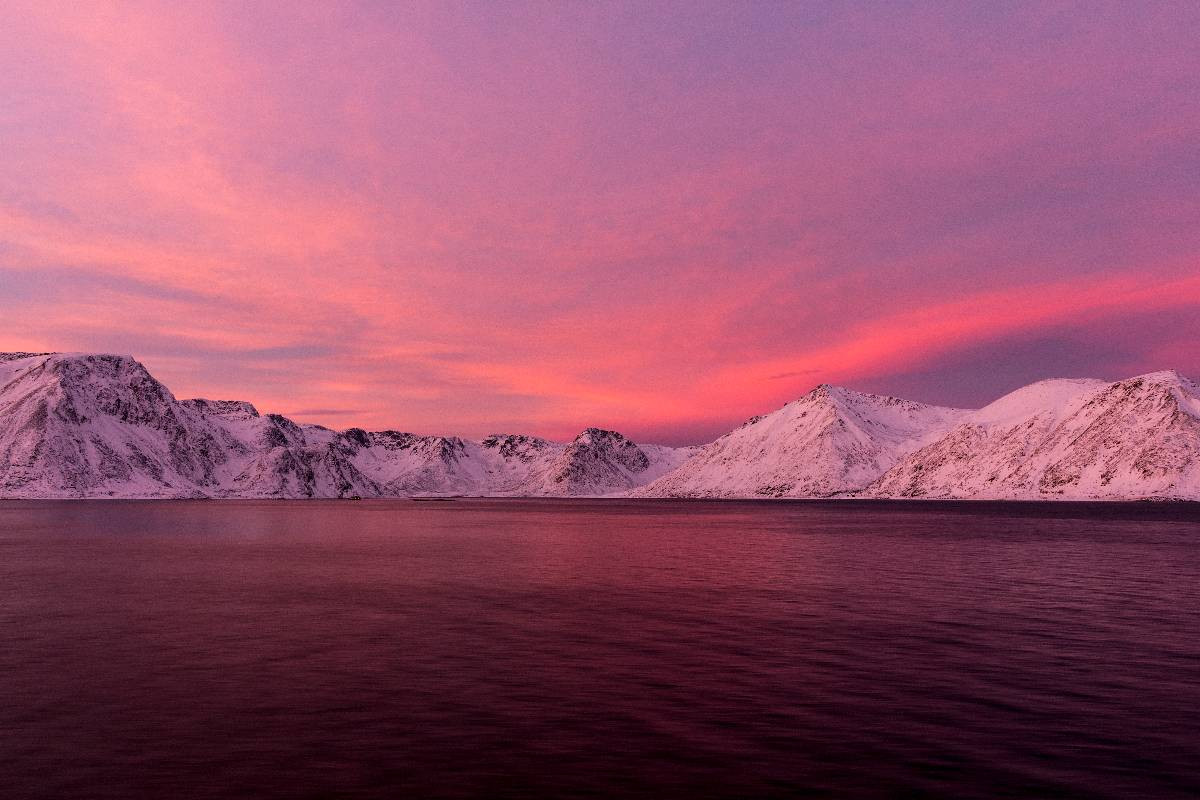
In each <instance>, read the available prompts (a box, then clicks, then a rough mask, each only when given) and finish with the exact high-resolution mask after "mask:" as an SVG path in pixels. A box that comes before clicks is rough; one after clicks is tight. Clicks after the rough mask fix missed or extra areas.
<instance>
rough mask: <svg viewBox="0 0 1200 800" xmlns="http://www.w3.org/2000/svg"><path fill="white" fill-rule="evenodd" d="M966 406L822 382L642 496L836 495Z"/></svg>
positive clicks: (944, 426) (860, 483) (872, 475)
mask: <svg viewBox="0 0 1200 800" xmlns="http://www.w3.org/2000/svg"><path fill="white" fill-rule="evenodd" d="M967 413H968V412H966V411H960V410H958V409H953V408H941V407H938V406H927V405H923V404H921V403H913V402H910V401H908V400H900V399H899V398H895V397H881V396H879V395H874V394H863V393H861V392H855V391H851V390H849V389H842V388H839V387H836V386H829V385H826V384H823V385H821V386H818V387H817V388H816V389H813V390H812V391H811V392H809V393H808V394H806V395H805V396H804V397H801V398H800V399H799V400H794V401H792V402H791V403H788V404H787V405H785V406H784V407H783V408H781V409H779V410H778V411H773V412H771V413H770V414H766V415H764V416H760V417H754V418H753V419H751V420H749V421H748V422H746V423H745V424H744V425H742V426H741V427H740V428H738V429H737V430H734V431H733V432H731V433H727V434H725V435H724V436H722V437H721V438H720V439H717V440H716V441H715V442H713V443H711V444H708V445H705V446H704V447H701V448H700V449H699V451H698V452H697V453H696V455H695V456H693V457H692V458H691V459H689V460H688V461H687V463H685V464H683V465H682V466H681V467H679V468H678V469H676V470H674V471H673V472H670V473H668V474H667V475H664V476H663V477H661V478H659V479H658V480H656V481H654V482H653V483H650V484H649V485H647V486H643V487H641V488H640V489H637V490H635V491H634V492H633V493H634V494H635V495H638V496H642V497H832V496H835V495H840V494H845V493H847V492H852V491H855V490H858V489H862V488H863V487H864V486H866V485H867V484H869V483H870V482H871V481H873V480H875V479H876V478H878V477H879V476H880V475H882V474H883V473H884V472H885V471H887V470H888V469H890V468H891V467H892V466H893V465H894V464H895V463H896V462H897V461H899V460H900V459H901V458H902V457H904V456H905V455H907V454H908V453H910V452H912V451H913V450H916V449H917V448H919V447H920V446H922V445H923V444H925V443H927V442H929V441H931V440H932V439H934V438H935V437H937V436H938V435H939V434H941V433H942V432H944V431H946V430H948V429H949V428H950V427H951V426H952V425H953V424H954V423H956V422H957V421H958V420H960V419H962V418H963V417H964V416H965V415H966V414H967Z"/></svg>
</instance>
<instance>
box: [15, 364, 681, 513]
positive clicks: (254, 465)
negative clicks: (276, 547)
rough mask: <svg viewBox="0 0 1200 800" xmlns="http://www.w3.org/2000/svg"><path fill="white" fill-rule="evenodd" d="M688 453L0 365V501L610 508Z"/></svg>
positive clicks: (123, 373) (120, 368) (608, 437)
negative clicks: (453, 432) (489, 502)
mask: <svg viewBox="0 0 1200 800" xmlns="http://www.w3.org/2000/svg"><path fill="white" fill-rule="evenodd" d="M691 452H692V449H691V448H671V447H660V446H655V445H648V446H644V447H639V446H638V445H636V444H634V443H633V442H631V441H629V440H628V439H626V438H625V437H624V436H622V435H621V434H619V433H615V432H612V431H604V430H600V429H597V428H588V429H587V430H585V431H584V432H583V433H581V434H580V435H579V436H577V437H576V438H575V439H574V441H572V442H569V443H556V442H548V441H545V440H543V439H538V438H536V437H532V436H522V435H496V436H489V437H488V438H486V439H484V440H483V441H482V442H473V441H467V440H464V439H460V438H458V437H444V436H418V435H415V434H411V433H400V432H397V431H364V430H361V429H358V428H351V429H349V430H346V431H341V432H338V431H332V430H329V429H327V428H323V427H320V426H317V425H298V424H297V423H295V422H293V421H291V420H289V419H287V418H286V417H282V416H279V415H277V414H265V415H264V414H260V413H259V412H258V410H257V409H255V408H254V406H252V405H251V404H249V403H245V402H239V401H231V400H216V401H214V400H182V401H180V400H176V399H175V397H174V396H173V395H172V394H171V393H170V391H168V390H167V388H166V387H165V386H163V385H162V384H161V383H159V382H158V381H157V380H155V379H154V378H153V377H152V376H151V375H150V373H149V372H147V371H146V369H145V367H143V366H142V365H141V364H140V363H138V362H137V361H135V360H133V359H132V358H129V357H126V356H113V355H86V354H46V353H41V354H35V353H6V354H0V497H33V498H37V497H41V498H54V497H247V498H254V497H346V496H352V495H359V496H362V497H378V496H406V495H424V494H470V495H563V496H566V495H605V494H612V493H616V492H625V491H628V490H629V489H631V488H633V487H635V486H638V485H640V484H642V483H645V482H647V481H650V480H653V479H655V478H657V477H659V476H660V475H662V474H663V473H664V472H666V471H668V470H670V469H672V468H674V467H675V466H677V465H678V464H679V463H680V462H681V461H682V460H683V459H684V458H686V457H687V456H688V455H690V454H691Z"/></svg>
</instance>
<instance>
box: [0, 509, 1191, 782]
mask: <svg viewBox="0 0 1200 800" xmlns="http://www.w3.org/2000/svg"><path fill="white" fill-rule="evenodd" d="M1198 708H1200V509H1198V508H1197V507H1196V506H1185V505H1145V504H1143V505H1135V504H1127V505H1099V504H1065V505H1037V504H993V503H979V504H965V503H964V504H908V505H905V504H902V503H704V502H654V501H647V502H634V501H553V500H550V501H489V500H461V501H457V502H452V503H415V502H411V501H363V502H356V503H351V502H322V501H311V502H295V503H293V502H262V503H259V502H227V503H226V502H148V503H122V502H106V503H82V502H78V503H73V502H67V503H27V502H5V503H0V765H3V767H2V769H0V773H2V774H0V794H2V795H3V796H4V797H6V798H14V797H27V796H28V797H97V798H104V797H114V798H116V797H131V796H160V797H218V796H231V795H238V796H248V795H254V796H267V797H270V796H276V797H395V796H398V795H405V794H406V795H408V796H449V797H459V796H483V797H527V796H530V795H554V796H580V797H587V796H612V795H620V796H646V797H664V796H688V797H708V796H727V797H735V796H737V797H764V796H794V795H798V794H803V795H806V796H829V797H894V796H953V797H972V796H976V797H993V796H1003V795H1013V796H1015V795H1040V796H1084V797H1114V798H1115V797H1122V798H1124V797H1186V796H1194V795H1196V794H1197V793H1200V721H1198V720H1197V709H1198Z"/></svg>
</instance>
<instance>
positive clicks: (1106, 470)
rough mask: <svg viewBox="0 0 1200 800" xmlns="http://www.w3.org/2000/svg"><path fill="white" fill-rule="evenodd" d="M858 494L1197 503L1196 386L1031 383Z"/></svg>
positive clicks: (1147, 378)
mask: <svg viewBox="0 0 1200 800" xmlns="http://www.w3.org/2000/svg"><path fill="white" fill-rule="evenodd" d="M865 494H867V495H871V496H878V497H971V498H1023V499H1085V498H1095V499H1130V498H1144V497H1156V498H1187V499H1200V387H1198V386H1197V385H1196V384H1195V383H1193V382H1192V381H1190V380H1188V379H1186V378H1184V377H1182V376H1181V375H1179V374H1178V373H1175V372H1155V373H1151V374H1149V375H1141V376H1138V377H1136V378H1130V379H1128V380H1123V381H1117V382H1116V383H1105V382H1103V381H1094V380H1056V381H1043V382H1041V383H1035V384H1032V385H1031V386H1027V387H1025V388H1023V389H1019V390H1017V391H1015V392H1013V393H1011V394H1009V395H1006V396H1004V397H1002V398H1000V399H999V400H997V401H996V402H994V403H992V404H991V405H989V406H986V407H985V408H982V409H980V410H979V411H976V412H974V413H972V414H970V415H969V416H967V417H965V418H964V419H962V420H961V421H960V422H959V424H958V425H956V426H955V427H954V428H952V429H951V430H950V431H948V432H947V433H946V434H945V435H944V436H942V437H940V438H939V439H938V440H937V441H935V442H932V443H930V444H928V445H927V446H925V447H922V448H921V449H920V450H917V451H915V452H913V453H911V454H909V455H908V456H906V457H905V458H904V459H903V460H902V461H901V462H900V463H898V464H896V465H895V466H894V467H892V468H891V469H889V470H888V471H887V472H886V473H885V474H884V475H882V476H881V477H880V478H879V479H878V480H877V481H875V482H874V483H873V484H872V485H871V486H870V487H868V488H867V489H866V492H865Z"/></svg>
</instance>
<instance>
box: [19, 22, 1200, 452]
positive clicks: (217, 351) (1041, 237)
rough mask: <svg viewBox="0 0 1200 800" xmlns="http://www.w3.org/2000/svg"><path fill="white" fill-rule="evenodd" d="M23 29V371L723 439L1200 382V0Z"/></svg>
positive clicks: (346, 411) (463, 422)
mask: <svg viewBox="0 0 1200 800" xmlns="http://www.w3.org/2000/svg"><path fill="white" fill-rule="evenodd" d="M946 5H947V4H938V5H921V4H904V3H881V4H878V5H876V6H874V7H871V6H862V5H859V6H856V7H854V8H847V7H846V6H844V5H842V4H830V5H821V4H817V3H805V4H800V3H796V4H784V3H714V4H704V3H699V2H694V1H690V2H686V3H674V4H673V3H666V2H654V3H638V4H616V3H598V4H561V3H531V4H517V3H471V4H451V3H443V2H438V3H432V4H428V5H422V4H416V3H391V2H387V3H351V4H337V3H332V2H316V3H301V2H286V3H277V4H271V3H254V4H244V3H234V2H229V3H195V4H192V3H187V4H185V3H147V4H136V3H122V4H119V5H114V6H106V5H104V4H101V3H61V4H54V3H49V2H44V1H40V2H30V3H28V4H25V3H21V2H15V3H6V4H5V5H4V6H3V8H0V144H2V146H0V333H2V334H3V340H2V341H0V349H10V350H17V349H22V350H89V351H116V352H128V353H131V354H133V355H135V356H136V357H138V358H139V359H141V360H142V361H143V362H144V363H145V364H146V365H147V366H148V367H149V368H150V369H151V371H153V372H154V373H155V374H156V375H157V376H158V377H160V378H161V379H162V380H164V382H166V383H167V385H168V386H170V387H171V388H172V389H173V390H174V391H175V392H176V394H177V395H179V396H193V395H201V396H208V397H230V398H238V399H247V400H250V401H252V402H254V403H256V404H257V405H258V406H259V407H260V408H262V409H264V410H272V411H278V412H282V413H286V414H289V415H293V416H295V417H297V418H299V419H301V420H303V421H311V422H320V423H323V424H327V425H330V426H333V427H345V426H348V425H352V424H353V425H363V426H366V427H376V428H380V427H394V428H401V429H406V430H415V431H418V432H439V433H459V434H466V435H482V434H486V433H488V432H492V431H522V432H531V433H538V434H542V435H547V436H551V437H555V438H562V437H566V436H570V435H573V434H574V433H575V432H576V431H577V430H579V429H580V428H582V427H583V426H585V425H592V424H595V425H603V426H608V427H614V428H617V429H619V430H622V431H624V432H626V433H628V434H630V435H632V436H634V437H635V438H638V439H645V440H651V441H662V442H668V443H679V442H698V441H704V440H707V439H711V438H713V437H714V436H716V435H718V434H719V433H722V432H724V431H725V430H727V429H728V428H730V427H731V426H732V425H734V424H736V423H738V422H740V421H741V420H742V419H744V418H745V417H747V416H750V415H751V414H754V413H760V412H763V411H767V410H770V409H772V408H775V407H777V406H778V405H780V404H782V403H783V402H785V401H786V400H788V399H791V398H793V397H795V396H798V395H799V394H802V393H803V392H805V391H807V390H808V389H809V388H811V386H813V385H814V384H816V383H820V382H826V381H827V382H832V383H839V384H843V385H848V386H851V387H854V388H860V389H866V390H871V391H879V392H885V393H893V394H899V395H902V396H907V397H911V398H913V399H919V400H926V401H935V402H942V403H948V404H960V405H977V404H981V403H984V402H987V401H988V400H990V399H993V398H994V397H995V396H997V395H999V394H1001V393H1003V392H1005V391H1007V390H1009V389H1011V388H1015V387H1016V386H1019V385H1021V384H1024V383H1027V382H1029V381H1032V380H1035V379H1038V378H1043V377H1051V376H1061V375H1090V376H1096V377H1112V378H1116V377H1124V376H1127V375H1131V374H1135V373H1138V372H1145V371H1150V370H1154V369H1161V368H1168V367H1172V368H1176V369H1180V370H1181V371H1183V372H1185V373H1189V374H1192V375H1193V376H1200V348H1197V347H1196V340H1197V331H1200V260H1198V255H1200V88H1197V87H1198V86H1200V79H1198V77H1197V76H1200V47H1198V46H1197V44H1196V43H1197V42H1198V41H1200V4H1196V3H1178V4H1156V3H1112V4H1105V3H1096V2H1093V3H1086V4H1057V3H1049V2H1039V3H1031V4H1009V3H996V2H987V3H975V4H972V3H959V4H950V6H951V7H949V8H948V7H946Z"/></svg>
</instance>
